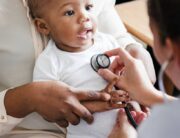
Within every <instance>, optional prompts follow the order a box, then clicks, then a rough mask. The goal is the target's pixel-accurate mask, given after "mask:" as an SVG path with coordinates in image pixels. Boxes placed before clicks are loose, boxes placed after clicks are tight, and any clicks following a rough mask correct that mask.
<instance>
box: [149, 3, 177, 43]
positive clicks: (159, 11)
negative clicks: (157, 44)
mask: <svg viewBox="0 0 180 138" xmlns="http://www.w3.org/2000/svg"><path fill="white" fill-rule="evenodd" d="M148 14H149V16H150V19H152V20H153V21H154V22H155V24H156V25H157V27H158V31H159V35H160V39H161V42H162V43H163V44H164V43H165V39H166V38H167V37H170V38H171V39H172V40H174V41H177V42H180V0H148Z"/></svg>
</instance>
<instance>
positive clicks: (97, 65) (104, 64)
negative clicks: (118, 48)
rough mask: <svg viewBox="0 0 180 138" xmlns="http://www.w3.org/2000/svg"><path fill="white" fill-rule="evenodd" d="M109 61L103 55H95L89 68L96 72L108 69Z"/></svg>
mask: <svg viewBox="0 0 180 138" xmlns="http://www.w3.org/2000/svg"><path fill="white" fill-rule="evenodd" d="M110 63H111V61H110V59H109V57H108V56H107V55H105V54H97V55H94V56H92V58H91V66H92V68H93V69H94V70H95V71H96V72H97V71H98V70H99V69H104V68H108V67H109V66H110Z"/></svg>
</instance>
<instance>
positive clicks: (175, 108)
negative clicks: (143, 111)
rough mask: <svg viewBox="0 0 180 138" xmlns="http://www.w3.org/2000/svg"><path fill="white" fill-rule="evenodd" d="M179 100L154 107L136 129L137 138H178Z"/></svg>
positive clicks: (179, 123)
mask: <svg viewBox="0 0 180 138" xmlns="http://www.w3.org/2000/svg"><path fill="white" fill-rule="evenodd" d="M179 108H180V99H178V100H176V101H173V102H166V103H164V104H159V105H156V106H154V107H153V108H152V110H151V115H150V116H149V117H148V118H147V120H145V121H144V122H142V124H141V125H140V126H139V128H138V134H139V135H138V138H177V137H180V129H179V128H180V110H179Z"/></svg>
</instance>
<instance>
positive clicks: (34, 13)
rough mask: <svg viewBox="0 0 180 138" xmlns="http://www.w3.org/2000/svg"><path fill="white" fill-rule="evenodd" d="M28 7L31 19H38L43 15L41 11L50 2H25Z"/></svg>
mask: <svg viewBox="0 0 180 138" xmlns="http://www.w3.org/2000/svg"><path fill="white" fill-rule="evenodd" d="M26 1H27V5H28V7H29V12H30V15H31V17H32V18H33V19H35V18H39V17H41V16H42V14H43V10H44V9H45V7H46V6H47V5H48V2H50V1H51V0H26Z"/></svg>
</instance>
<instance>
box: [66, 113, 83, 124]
mask: <svg viewBox="0 0 180 138" xmlns="http://www.w3.org/2000/svg"><path fill="white" fill-rule="evenodd" d="M66 119H67V121H68V122H69V123H71V124H72V125H78V124H79V122H80V118H79V117H78V116H77V115H76V114H73V113H71V114H69V115H66Z"/></svg>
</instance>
